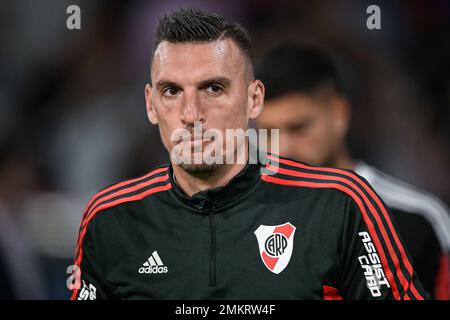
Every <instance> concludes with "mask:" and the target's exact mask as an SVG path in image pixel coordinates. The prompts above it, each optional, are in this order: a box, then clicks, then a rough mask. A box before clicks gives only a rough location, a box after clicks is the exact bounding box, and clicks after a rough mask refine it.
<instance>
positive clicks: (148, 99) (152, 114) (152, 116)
mask: <svg viewBox="0 0 450 320" xmlns="http://www.w3.org/2000/svg"><path fill="white" fill-rule="evenodd" d="M145 104H146V109H147V116H148V120H150V122H151V123H152V124H158V116H157V113H156V111H155V108H154V106H153V103H152V87H151V85H150V84H147V85H146V86H145Z"/></svg>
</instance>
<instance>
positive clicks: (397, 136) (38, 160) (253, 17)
mask: <svg viewBox="0 0 450 320" xmlns="http://www.w3.org/2000/svg"><path fill="white" fill-rule="evenodd" d="M71 4H76V5H78V6H80V8H81V30H68V29H67V27H66V19H67V17H68V16H69V15H68V14H67V13H66V8H67V7H68V6H69V5H71ZM371 4H376V5H378V6H379V7H380V8H381V27H382V29H381V30H368V29H367V27H366V20H367V18H368V16H369V15H368V14H367V13H366V9H367V7H368V6H369V5H371ZM187 6H196V7H198V8H200V9H203V10H207V11H211V12H216V13H219V14H221V15H224V16H225V17H227V18H230V19H233V20H237V21H240V22H241V23H242V24H243V25H244V26H245V27H246V28H247V29H248V30H249V32H250V35H251V36H252V39H253V45H254V51H253V53H254V57H255V60H256V62H258V59H260V58H261V55H262V54H263V53H264V52H265V51H266V50H268V49H269V48H270V47H272V46H273V45H276V44H278V43H280V42H282V41H286V40H292V41H302V42H303V43H310V44H313V45H320V46H322V47H325V48H328V49H329V50H331V52H333V54H334V55H335V57H336V59H337V61H338V62H339V67H340V69H341V71H342V72H343V74H344V79H345V81H346V87H347V91H348V92H349V93H350V98H351V101H352V103H353V120H352V127H351V130H350V134H349V136H348V141H349V146H350V149H351V152H352V153H353V155H354V156H355V158H361V159H364V160H365V161H367V162H368V163H370V164H373V165H375V166H377V167H378V168H380V169H381V170H384V171H386V172H388V173H390V174H393V175H395V176H397V177H399V178H402V179H404V180H406V181H408V182H410V183H412V184H414V185H418V186H420V187H422V188H424V189H426V190H428V191H431V192H433V193H434V194H436V195H437V196H439V197H440V198H441V199H442V200H443V201H444V202H446V203H447V205H448V204H449V203H450V192H449V186H450V181H449V177H450V174H449V173H450V169H449V168H450V167H449V160H450V155H449V140H450V139H449V138H450V127H449V126H448V123H449V120H450V119H449V118H450V114H449V109H450V41H449V35H450V1H419V0H404V1H401V0H396V1H348V0H347V1H332V0H322V1H281V0H277V1H269V0H259V1H257V0H247V1H242V0H240V1H238V0H229V1H217V2H213V1H99V0H85V1H75V0H72V1H67V0H40V1H32V0H6V1H5V0H3V1H1V2H0V247H2V250H0V251H1V252H3V253H2V255H3V257H2V259H0V261H3V263H0V298H2V297H3V298H4V297H15V298H48V299H67V298H69V296H70V292H69V291H68V289H67V287H66V280H67V277H68V276H69V275H68V274H66V268H67V267H68V266H69V265H70V264H72V255H73V252H74V246H75V240H76V233H77V229H78V226H79V222H80V219H81V213H82V210H83V208H84V206H85V205H86V204H87V202H88V201H89V198H90V197H92V196H93V195H94V194H95V192H96V191H98V190H99V189H101V188H103V187H105V186H107V185H110V184H112V183H114V182H117V181H119V180H122V179H126V178H130V177H134V176H137V175H140V174H143V173H145V172H147V171H149V170H150V169H151V168H152V167H153V166H155V165H157V164H160V163H162V162H167V161H168V157H167V155H166V152H165V150H164V149H163V146H162V144H161V142H160V139H159V133H158V129H157V127H154V126H152V125H150V123H149V122H148V120H147V116H146V112H145V101H144V86H145V84H146V83H147V82H148V79H149V57H150V51H151V47H152V42H153V34H154V31H155V28H156V26H157V22H158V18H159V17H160V16H161V15H162V14H164V13H167V12H170V11H171V10H172V9H175V8H179V7H187ZM11 270H13V272H11ZM5 284H8V286H7V285H5ZM2 288H3V289H2ZM5 288H10V289H8V290H7V289H5Z"/></svg>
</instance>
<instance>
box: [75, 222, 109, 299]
mask: <svg viewBox="0 0 450 320" xmlns="http://www.w3.org/2000/svg"><path fill="white" fill-rule="evenodd" d="M94 223H95V220H94V221H92V222H90V223H89V225H88V227H87V228H86V233H85V234H84V235H83V233H81V234H80V240H79V241H81V248H80V249H79V250H77V253H76V255H75V258H76V261H75V265H76V267H77V268H78V270H79V279H78V281H77V282H78V286H77V287H78V288H74V290H73V292H72V300H103V299H114V298H115V297H114V295H113V287H112V286H111V285H110V284H109V283H108V282H107V281H106V280H105V279H104V273H103V271H102V268H101V264H100V262H99V261H98V255H96V251H95V246H94V241H93V228H94V226H93V225H94Z"/></svg>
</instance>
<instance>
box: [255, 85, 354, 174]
mask: <svg viewBox="0 0 450 320" xmlns="http://www.w3.org/2000/svg"><path fill="white" fill-rule="evenodd" d="M257 125H258V127H260V128H266V129H280V132H279V134H280V145H279V148H280V149H279V152H280V155H282V156H285V157H288V158H292V159H295V160H299V161H303V162H306V163H309V164H312V165H321V166H330V165H333V162H334V161H335V158H336V155H337V152H338V151H339V150H340V148H341V146H342V145H343V143H344V141H343V140H344V137H345V131H346V129H347V113H346V108H345V107H344V105H343V104H342V100H340V99H337V100H336V98H333V97H317V96H308V95H303V94H289V95H284V96H281V97H277V98H274V99H270V100H266V101H265V108H264V112H263V113H262V114H261V116H260V117H259V118H258V120H257ZM269 140H270V139H269Z"/></svg>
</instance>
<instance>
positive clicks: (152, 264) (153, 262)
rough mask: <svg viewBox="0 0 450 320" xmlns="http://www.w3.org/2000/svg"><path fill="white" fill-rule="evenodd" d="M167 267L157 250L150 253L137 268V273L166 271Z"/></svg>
mask: <svg viewBox="0 0 450 320" xmlns="http://www.w3.org/2000/svg"><path fill="white" fill-rule="evenodd" d="M167 272H169V270H168V268H167V267H166V266H164V263H163V262H162V260H161V258H160V257H159V255H158V252H156V250H155V251H153V253H152V255H151V256H150V257H148V259H147V261H145V262H144V264H143V266H142V267H140V268H139V273H167Z"/></svg>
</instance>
